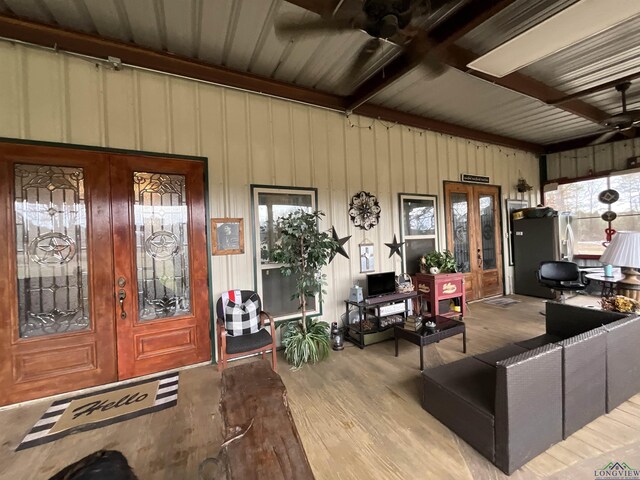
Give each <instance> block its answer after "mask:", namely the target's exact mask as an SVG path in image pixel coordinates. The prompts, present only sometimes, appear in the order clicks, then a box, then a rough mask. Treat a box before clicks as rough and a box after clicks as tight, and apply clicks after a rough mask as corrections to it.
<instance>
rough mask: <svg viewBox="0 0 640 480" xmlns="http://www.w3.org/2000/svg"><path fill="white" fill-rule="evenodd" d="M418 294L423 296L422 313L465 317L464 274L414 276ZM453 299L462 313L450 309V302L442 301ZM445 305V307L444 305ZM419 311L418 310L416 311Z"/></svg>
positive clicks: (422, 274)
mask: <svg viewBox="0 0 640 480" xmlns="http://www.w3.org/2000/svg"><path fill="white" fill-rule="evenodd" d="M413 285H414V286H415V289H416V292H418V294H419V295H422V308H421V309H420V313H421V314H422V315H427V316H436V315H444V316H447V317H453V316H458V315H460V316H463V317H464V315H465V310H466V304H465V291H464V275H463V274H462V273H438V274H437V275H431V274H429V273H417V274H415V275H414V276H413ZM451 299H453V300H454V302H455V304H456V305H457V306H459V307H460V311H459V312H458V311H456V310H453V309H451V308H450V307H449V302H442V300H451ZM443 304H444V305H443ZM416 310H418V309H416Z"/></svg>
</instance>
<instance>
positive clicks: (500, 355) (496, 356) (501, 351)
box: [474, 343, 527, 367]
mask: <svg viewBox="0 0 640 480" xmlns="http://www.w3.org/2000/svg"><path fill="white" fill-rule="evenodd" d="M526 351H527V349H526V348H522V347H520V346H518V345H516V344H513V343H510V344H509V345H506V346H504V347H502V348H498V349H497V350H493V351H491V352H486V353H481V354H480V355H474V358H477V359H478V360H480V361H481V362H484V363H486V364H487V365H491V366H492V367H495V366H496V363H498V362H499V361H500V360H504V359H506V358H509V357H513V356H514V355H517V354H519V353H523V352H526Z"/></svg>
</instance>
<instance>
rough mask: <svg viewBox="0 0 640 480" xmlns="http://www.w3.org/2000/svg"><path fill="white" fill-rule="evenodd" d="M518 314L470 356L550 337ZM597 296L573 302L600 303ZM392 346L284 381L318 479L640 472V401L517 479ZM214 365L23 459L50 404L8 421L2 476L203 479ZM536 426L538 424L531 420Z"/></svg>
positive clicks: (457, 340)
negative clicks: (425, 389) (156, 402)
mask: <svg viewBox="0 0 640 480" xmlns="http://www.w3.org/2000/svg"><path fill="white" fill-rule="evenodd" d="M515 298H518V299H519V300H521V303H518V304H515V305H512V306H510V307H508V308H502V307H495V306H490V305H486V304H483V303H481V302H478V303H474V304H472V305H471V308H470V312H469V315H468V316H467V318H466V320H467V329H468V335H467V348H468V354H476V353H481V352H485V351H488V350H491V349H494V348H496V347H499V346H502V345H504V344H506V343H509V342H513V341H519V340H524V339H527V338H530V337H532V336H535V335H538V334H540V333H542V332H543V331H544V317H543V316H541V315H540V314H539V313H538V312H539V311H540V310H541V309H542V307H543V305H542V302H541V301H539V300H535V299H530V298H527V297H517V296H516V297H515ZM596 300H597V299H595V298H593V297H576V298H574V299H571V300H570V302H571V303H580V304H589V303H591V304H594V303H595V302H596ZM393 355H394V350H393V341H389V342H384V343H381V344H377V345H372V346H369V347H367V348H366V349H365V350H360V349H358V348H356V347H353V346H347V347H346V348H345V350H344V351H342V352H334V353H333V354H332V355H331V358H330V359H329V360H328V361H326V362H323V363H322V364H319V365H314V366H312V367H305V368H303V369H302V370H300V371H297V372H292V371H290V370H288V369H287V367H286V364H285V363H284V359H282V358H280V359H279V360H280V362H281V363H280V364H279V365H280V374H281V376H282V378H283V380H284V383H285V385H286V387H287V391H288V399H289V403H290V407H291V410H292V412H293V417H294V419H295V422H296V426H297V428H298V431H299V433H300V436H301V438H302V441H303V444H304V447H305V450H306V452H307V455H308V457H309V461H310V463H311V466H312V468H313V471H314V473H315V475H316V478H318V479H335V478H339V479H367V480H369V479H432V478H437V479H456V480H457V479H464V480H467V479H468V480H472V479H474V480H484V479H501V478H513V479H516V480H521V479H558V480H560V479H562V480H565V479H566V480H569V479H575V478H585V479H590V478H594V476H593V471H594V470H595V469H597V468H600V467H602V466H604V465H606V464H607V463H608V462H609V461H612V460H613V461H616V460H618V461H625V462H626V463H628V464H629V465H631V466H633V467H638V466H640V395H637V396H635V397H633V398H632V399H631V400H630V401H628V402H626V403H624V404H623V405H621V406H620V407H619V408H617V409H616V410H615V411H613V412H612V413H610V414H608V415H605V416H603V417H600V418H599V419H597V420H596V421H594V422H592V423H591V424H589V425H587V426H586V427H584V428H583V429H581V430H580V431H578V432H576V433H575V434H574V435H572V436H571V437H570V438H568V439H567V440H565V441H563V442H560V443H558V444H556V445H555V446H553V447H551V448H550V449H549V450H547V451H546V452H545V453H543V454H542V455H540V456H538V457H537V458H535V459H533V460H532V461H531V462H529V463H528V464H527V465H526V466H524V467H523V468H521V469H520V470H518V471H517V472H515V473H514V474H513V475H512V476H511V477H507V476H505V475H504V474H502V473H501V472H500V471H499V470H497V469H496V468H495V467H493V465H491V464H490V463H489V462H488V461H487V460H486V459H484V457H482V456H480V455H479V454H478V453H477V452H476V451H475V450H474V449H473V448H471V447H469V446H468V445H467V444H466V443H465V442H463V441H462V440H460V439H459V438H458V437H457V436H456V435H454V434H453V433H451V432H450V431H449V430H448V429H447V428H446V427H444V426H443V425H442V424H440V423H439V422H438V421H437V420H435V419H434V418H433V417H431V416H430V415H429V414H428V413H427V412H425V411H424V410H422V408H421V406H420V400H419V398H420V397H419V378H420V377H419V374H420V372H419V369H418V365H419V360H418V347H416V346H414V345H411V344H409V343H407V342H401V343H400V356H399V357H398V358H395V357H394V356H393ZM463 357H464V354H463V353H462V339H461V337H459V336H458V337H453V338H450V339H446V340H444V341H442V342H440V343H439V344H437V345H434V346H429V347H428V348H427V350H426V358H425V360H426V365H427V367H429V366H435V365H439V364H442V363H448V362H452V361H455V360H457V359H460V358H463ZM219 386H220V376H219V374H218V373H217V372H216V370H215V367H212V366H207V367H199V368H195V369H191V370H185V371H183V372H182V373H181V377H180V391H179V401H178V406H177V407H174V408H170V409H167V410H164V411H161V412H157V413H154V414H151V415H145V416H142V417H138V418H135V419H133V420H129V421H127V422H123V423H119V424H115V425H111V426H108V427H103V428H100V429H98V430H93V431H90V432H84V433H79V434H75V435H70V436H67V437H65V438H63V439H61V440H59V441H57V442H54V443H50V444H46V445H43V446H40V447H35V448H32V449H28V450H25V451H22V452H18V453H14V452H13V450H14V449H15V447H16V446H17V444H18V443H19V442H20V440H21V438H22V437H23V436H24V434H25V433H26V432H27V431H28V430H29V429H30V428H31V427H32V425H33V424H34V423H35V422H36V421H37V420H38V419H39V417H40V415H41V414H42V412H43V411H44V410H46V408H47V407H48V405H49V403H50V402H48V401H45V402H38V403H36V404H32V405H29V406H26V407H20V408H16V409H11V410H6V411H1V412H0V425H1V426H2V427H1V428H0V445H1V447H0V478H1V479H12V480H21V479H25V480H26V479H41V478H45V479H46V478H48V477H49V476H50V475H51V474H52V473H54V472H55V471H57V470H58V469H60V468H62V467H63V466H65V465H67V464H68V463H71V462H73V461H75V460H77V459H79V458H81V457H83V456H84V455H87V454H89V453H91V452H93V451H94V450H97V449H100V448H111V449H118V450H121V451H122V452H123V453H124V454H125V456H126V457H127V458H128V459H129V461H130V463H131V464H132V466H133V467H134V469H135V471H136V473H137V474H138V476H139V477H140V479H141V480H143V479H154V480H155V479H198V478H199V475H198V465H199V464H200V462H202V461H203V460H204V459H205V458H207V457H210V456H215V455H216V454H217V453H218V450H219V445H220V444H221V442H222V431H221V423H220V415H219V412H218V401H219V397H220V390H219ZM532 421H535V419H532Z"/></svg>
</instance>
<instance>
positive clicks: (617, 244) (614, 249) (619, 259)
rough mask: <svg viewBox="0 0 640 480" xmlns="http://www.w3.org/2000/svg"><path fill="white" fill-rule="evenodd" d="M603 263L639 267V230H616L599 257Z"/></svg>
mask: <svg viewBox="0 0 640 480" xmlns="http://www.w3.org/2000/svg"><path fill="white" fill-rule="evenodd" d="M600 261H601V262H602V263H604V264H609V265H616V266H618V267H631V268H640V232H618V233H616V234H615V235H614V236H613V238H612V239H611V243H610V244H609V246H608V247H607V249H606V250H605V251H604V253H603V254H602V256H601V257H600Z"/></svg>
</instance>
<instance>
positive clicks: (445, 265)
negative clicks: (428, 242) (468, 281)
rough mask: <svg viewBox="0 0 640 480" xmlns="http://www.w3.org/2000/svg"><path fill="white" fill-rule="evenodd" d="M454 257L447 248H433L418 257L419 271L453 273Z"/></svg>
mask: <svg viewBox="0 0 640 480" xmlns="http://www.w3.org/2000/svg"><path fill="white" fill-rule="evenodd" d="M456 270H457V266H456V259H455V258H454V256H453V253H451V252H450V251H449V250H445V251H443V252H438V251H437V250H434V251H432V252H429V253H425V254H424V255H422V257H420V271H421V272H422V273H432V274H437V273H455V272H456Z"/></svg>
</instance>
